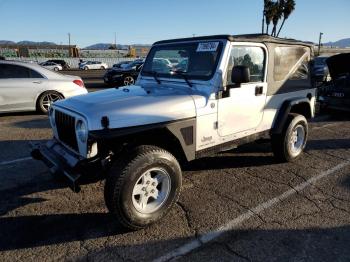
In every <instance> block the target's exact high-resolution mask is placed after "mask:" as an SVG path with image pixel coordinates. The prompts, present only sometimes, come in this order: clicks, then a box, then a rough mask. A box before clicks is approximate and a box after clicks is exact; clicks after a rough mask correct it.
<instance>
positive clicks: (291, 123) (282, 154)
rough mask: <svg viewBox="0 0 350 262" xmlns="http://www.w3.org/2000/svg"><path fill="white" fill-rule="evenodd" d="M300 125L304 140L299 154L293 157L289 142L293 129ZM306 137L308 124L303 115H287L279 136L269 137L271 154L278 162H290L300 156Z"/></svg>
mask: <svg viewBox="0 0 350 262" xmlns="http://www.w3.org/2000/svg"><path fill="white" fill-rule="evenodd" d="M298 125H301V126H302V127H303V128H304V134H305V138H304V141H303V143H302V146H301V151H300V153H299V154H297V155H294V154H293V153H292V151H291V148H290V146H289V142H290V139H291V136H292V133H293V131H294V129H295V128H296V127H297V126H298ZM307 136H308V124H307V120H306V118H305V117H304V116H303V115H299V114H289V115H288V118H287V121H286V123H285V126H284V128H283V131H282V133H281V134H275V135H272V136H271V145H272V151H273V154H274V156H275V158H276V160H277V161H278V162H292V161H294V160H295V159H297V158H299V157H300V155H302V152H303V150H304V149H305V146H306V142H307Z"/></svg>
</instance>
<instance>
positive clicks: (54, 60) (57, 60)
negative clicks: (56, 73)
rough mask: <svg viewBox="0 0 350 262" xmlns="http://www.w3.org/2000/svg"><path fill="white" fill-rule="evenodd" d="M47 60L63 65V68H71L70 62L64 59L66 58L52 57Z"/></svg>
mask: <svg viewBox="0 0 350 262" xmlns="http://www.w3.org/2000/svg"><path fill="white" fill-rule="evenodd" d="M46 62H53V63H55V64H59V65H61V66H62V68H63V70H65V69H69V68H70V66H69V64H68V63H67V62H66V61H64V60H60V59H51V60H47V61H46Z"/></svg>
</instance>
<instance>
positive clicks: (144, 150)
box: [104, 145, 182, 230]
mask: <svg viewBox="0 0 350 262" xmlns="http://www.w3.org/2000/svg"><path fill="white" fill-rule="evenodd" d="M126 155H127V156H126V157H122V158H121V159H119V160H116V161H115V163H114V164H113V165H112V167H111V169H110V171H109V173H108V175H107V178H106V182H105V190H104V198H105V203H106V206H107V208H108V210H109V211H110V213H111V214H112V215H113V216H114V218H115V219H116V220H117V221H118V222H119V223H120V224H121V225H122V226H124V227H126V228H128V229H131V230H138V229H142V228H145V227H147V226H149V225H151V224H152V223H154V222H156V221H158V220H159V219H161V218H162V217H163V216H164V215H165V214H167V213H168V211H169V210H170V209H171V207H172V206H173V205H174V203H176V201H177V200H178V198H179V195H180V191H181V185H182V174H181V168H180V165H179V163H178V161H177V160H176V158H175V157H174V156H173V155H172V154H170V153H169V152H167V151H165V150H164V149H161V148H159V147H156V146H149V145H143V146H138V147H136V148H134V149H132V150H131V151H130V152H128V153H127V154H126ZM154 167H161V168H163V169H164V170H166V171H167V173H168V174H169V176H170V184H171V189H170V192H169V195H168V197H167V198H166V200H165V202H164V204H163V205H162V206H161V207H160V208H159V209H158V210H156V211H154V212H153V213H150V214H143V213H141V212H139V211H137V209H136V208H135V206H134V205H133V202H132V197H133V196H132V191H133V188H134V186H135V183H136V182H137V181H138V179H139V178H140V177H141V175H142V174H143V173H144V172H145V171H146V170H149V169H150V168H154Z"/></svg>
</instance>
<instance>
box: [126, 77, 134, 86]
mask: <svg viewBox="0 0 350 262" xmlns="http://www.w3.org/2000/svg"><path fill="white" fill-rule="evenodd" d="M132 84H134V78H132V77H131V76H127V77H125V79H124V85H126V86H129V85H132Z"/></svg>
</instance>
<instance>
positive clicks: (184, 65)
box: [174, 59, 188, 72]
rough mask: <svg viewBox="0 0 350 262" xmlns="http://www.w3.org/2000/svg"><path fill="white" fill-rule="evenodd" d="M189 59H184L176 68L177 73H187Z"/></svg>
mask: <svg viewBox="0 0 350 262" xmlns="http://www.w3.org/2000/svg"><path fill="white" fill-rule="evenodd" d="M187 65H188V59H183V60H182V61H181V62H180V63H178V64H177V65H175V66H174V70H175V71H183V72H186V71H187Z"/></svg>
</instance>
